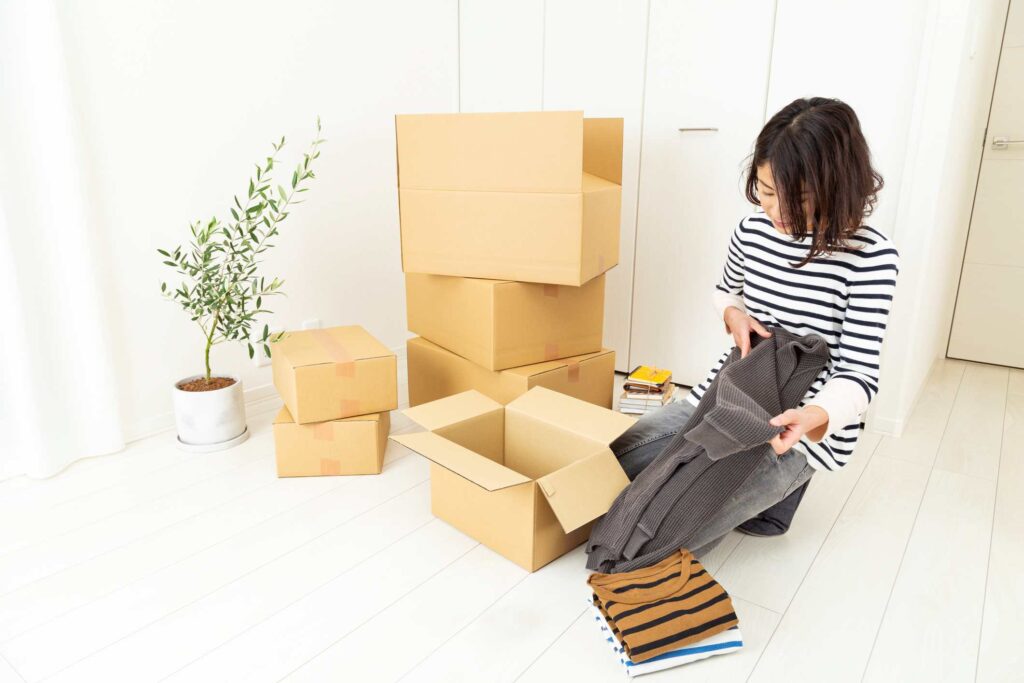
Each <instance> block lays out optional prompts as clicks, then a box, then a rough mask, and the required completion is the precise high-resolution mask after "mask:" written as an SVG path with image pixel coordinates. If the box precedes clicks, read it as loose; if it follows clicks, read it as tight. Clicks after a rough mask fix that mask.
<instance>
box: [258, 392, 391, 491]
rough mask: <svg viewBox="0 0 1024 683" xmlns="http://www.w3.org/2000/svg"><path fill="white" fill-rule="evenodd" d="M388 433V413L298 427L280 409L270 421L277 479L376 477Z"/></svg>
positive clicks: (389, 416)
mask: <svg viewBox="0 0 1024 683" xmlns="http://www.w3.org/2000/svg"><path fill="white" fill-rule="evenodd" d="M390 429H391V414H390V413H388V412H382V413H371V414H369V415H357V416H355V417H345V418H341V419H339V420H329V421H327V422H315V423H313V424H298V423H297V422H295V421H294V420H293V419H292V415H291V413H289V412H288V408H281V411H280V412H279V413H278V414H277V417H276V418H275V419H274V447H275V448H274V450H275V456H276V459H277V476H279V477H319V476H328V475H339V474H380V471H381V469H382V468H383V467H384V451H385V449H386V448H387V439H388V432H389V431H390Z"/></svg>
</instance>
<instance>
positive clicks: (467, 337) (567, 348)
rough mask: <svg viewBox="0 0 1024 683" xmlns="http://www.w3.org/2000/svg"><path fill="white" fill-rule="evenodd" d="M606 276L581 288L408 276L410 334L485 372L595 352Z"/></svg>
mask: <svg viewBox="0 0 1024 683" xmlns="http://www.w3.org/2000/svg"><path fill="white" fill-rule="evenodd" d="M604 287H605V277H604V275H599V276H597V277H595V278H594V279H592V280H590V281H589V282H587V283H586V284H584V285H582V286H580V287H572V286H567V285H551V284H539V283H532V282H515V281H509V280H487V279H480V278H464V277H450V276H446V275H426V274H420V273H408V274H406V276H405V292H406V311H407V314H408V326H409V330H410V331H411V332H414V333H415V334H418V335H420V336H421V337H423V338H424V339H427V340H428V341H430V342H433V343H434V344H437V345H438V346H441V347H443V348H445V349H448V350H449V351H451V352H453V353H455V354H457V355H459V356H462V357H463V358H466V359H468V360H471V361H473V362H474V363H476V364H477V365H481V366H483V367H485V368H487V369H488V370H504V369H506V368H512V367H519V366H523V365H530V364H532V363H539V362H543V361H548V360H555V359H558V358H564V357H567V356H576V355H580V354H585V353H593V352H596V351H600V350H601V334H602V331H603V326H604Z"/></svg>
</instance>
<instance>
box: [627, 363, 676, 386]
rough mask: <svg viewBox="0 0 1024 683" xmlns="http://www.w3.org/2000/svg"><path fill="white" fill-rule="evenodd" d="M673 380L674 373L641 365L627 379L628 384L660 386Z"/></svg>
mask: <svg viewBox="0 0 1024 683" xmlns="http://www.w3.org/2000/svg"><path fill="white" fill-rule="evenodd" d="M670 379H672V371H671V370H666V369H664V368H656V367H653V366H650V365H640V366H638V367H637V368H636V369H635V370H633V372H631V373H629V377H627V378H626V381H627V382H631V383H635V384H648V385H651V386H658V385H661V384H664V383H665V382H667V381H669V380H670Z"/></svg>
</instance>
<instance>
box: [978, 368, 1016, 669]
mask: <svg viewBox="0 0 1024 683" xmlns="http://www.w3.org/2000/svg"><path fill="white" fill-rule="evenodd" d="M1004 396H1005V397H1006V399H1005V400H1004V401H1003V419H1002V428H1001V429H1000V430H999V450H998V451H997V453H998V455H997V456H996V485H995V495H994V496H992V520H991V524H990V525H989V529H988V557H987V558H985V581H984V582H983V584H982V587H981V619H979V620H978V654H977V655H976V656H975V657H974V681H975V683H977V681H978V669H979V667H980V666H981V644H982V636H983V635H984V633H985V608H986V607H987V603H988V576H989V572H991V571H992V540H993V539H994V538H995V532H996V510H998V509H999V508H998V505H997V504H998V503H999V471H1000V470H1001V469H1002V466H1003V440H1004V438H1005V437H1006V406H1007V405H1008V404H1009V402H1010V373H1006V391H1005V393H1004Z"/></svg>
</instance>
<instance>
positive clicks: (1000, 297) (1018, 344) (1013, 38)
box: [946, 0, 1024, 368]
mask: <svg viewBox="0 0 1024 683" xmlns="http://www.w3.org/2000/svg"><path fill="white" fill-rule="evenodd" d="M1021 188H1024V0H1012V2H1011V3H1010V11H1009V16H1008V17H1007V22H1006V30H1005V33H1004V35H1003V49H1002V53H1001V56H1000V58H999V71H998V73H997V75H996V86H995V92H994V93H993V96H992V110H991V112H990V113H989V120H988V133H987V134H986V137H985V150H984V152H983V154H982V158H981V173H980V174H979V176H978V189H977V193H976V194H975V198H974V212H973V215H972V217H971V227H970V230H969V232H968V234H967V250H966V253H965V254H964V264H963V269H962V270H961V272H960V288H959V290H958V291H957V298H956V307H955V309H954V313H953V325H952V329H951V330H950V335H949V346H948V349H947V352H946V355H947V356H949V357H951V358H962V359H965V360H973V361H980V362H983V363H994V364H996V365H1009V366H1013V367H1018V368H1020V367H1024V300H1022V298H1021V297H1022V294H1024V208H1022V204H1021V197H1020V194H1021Z"/></svg>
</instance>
